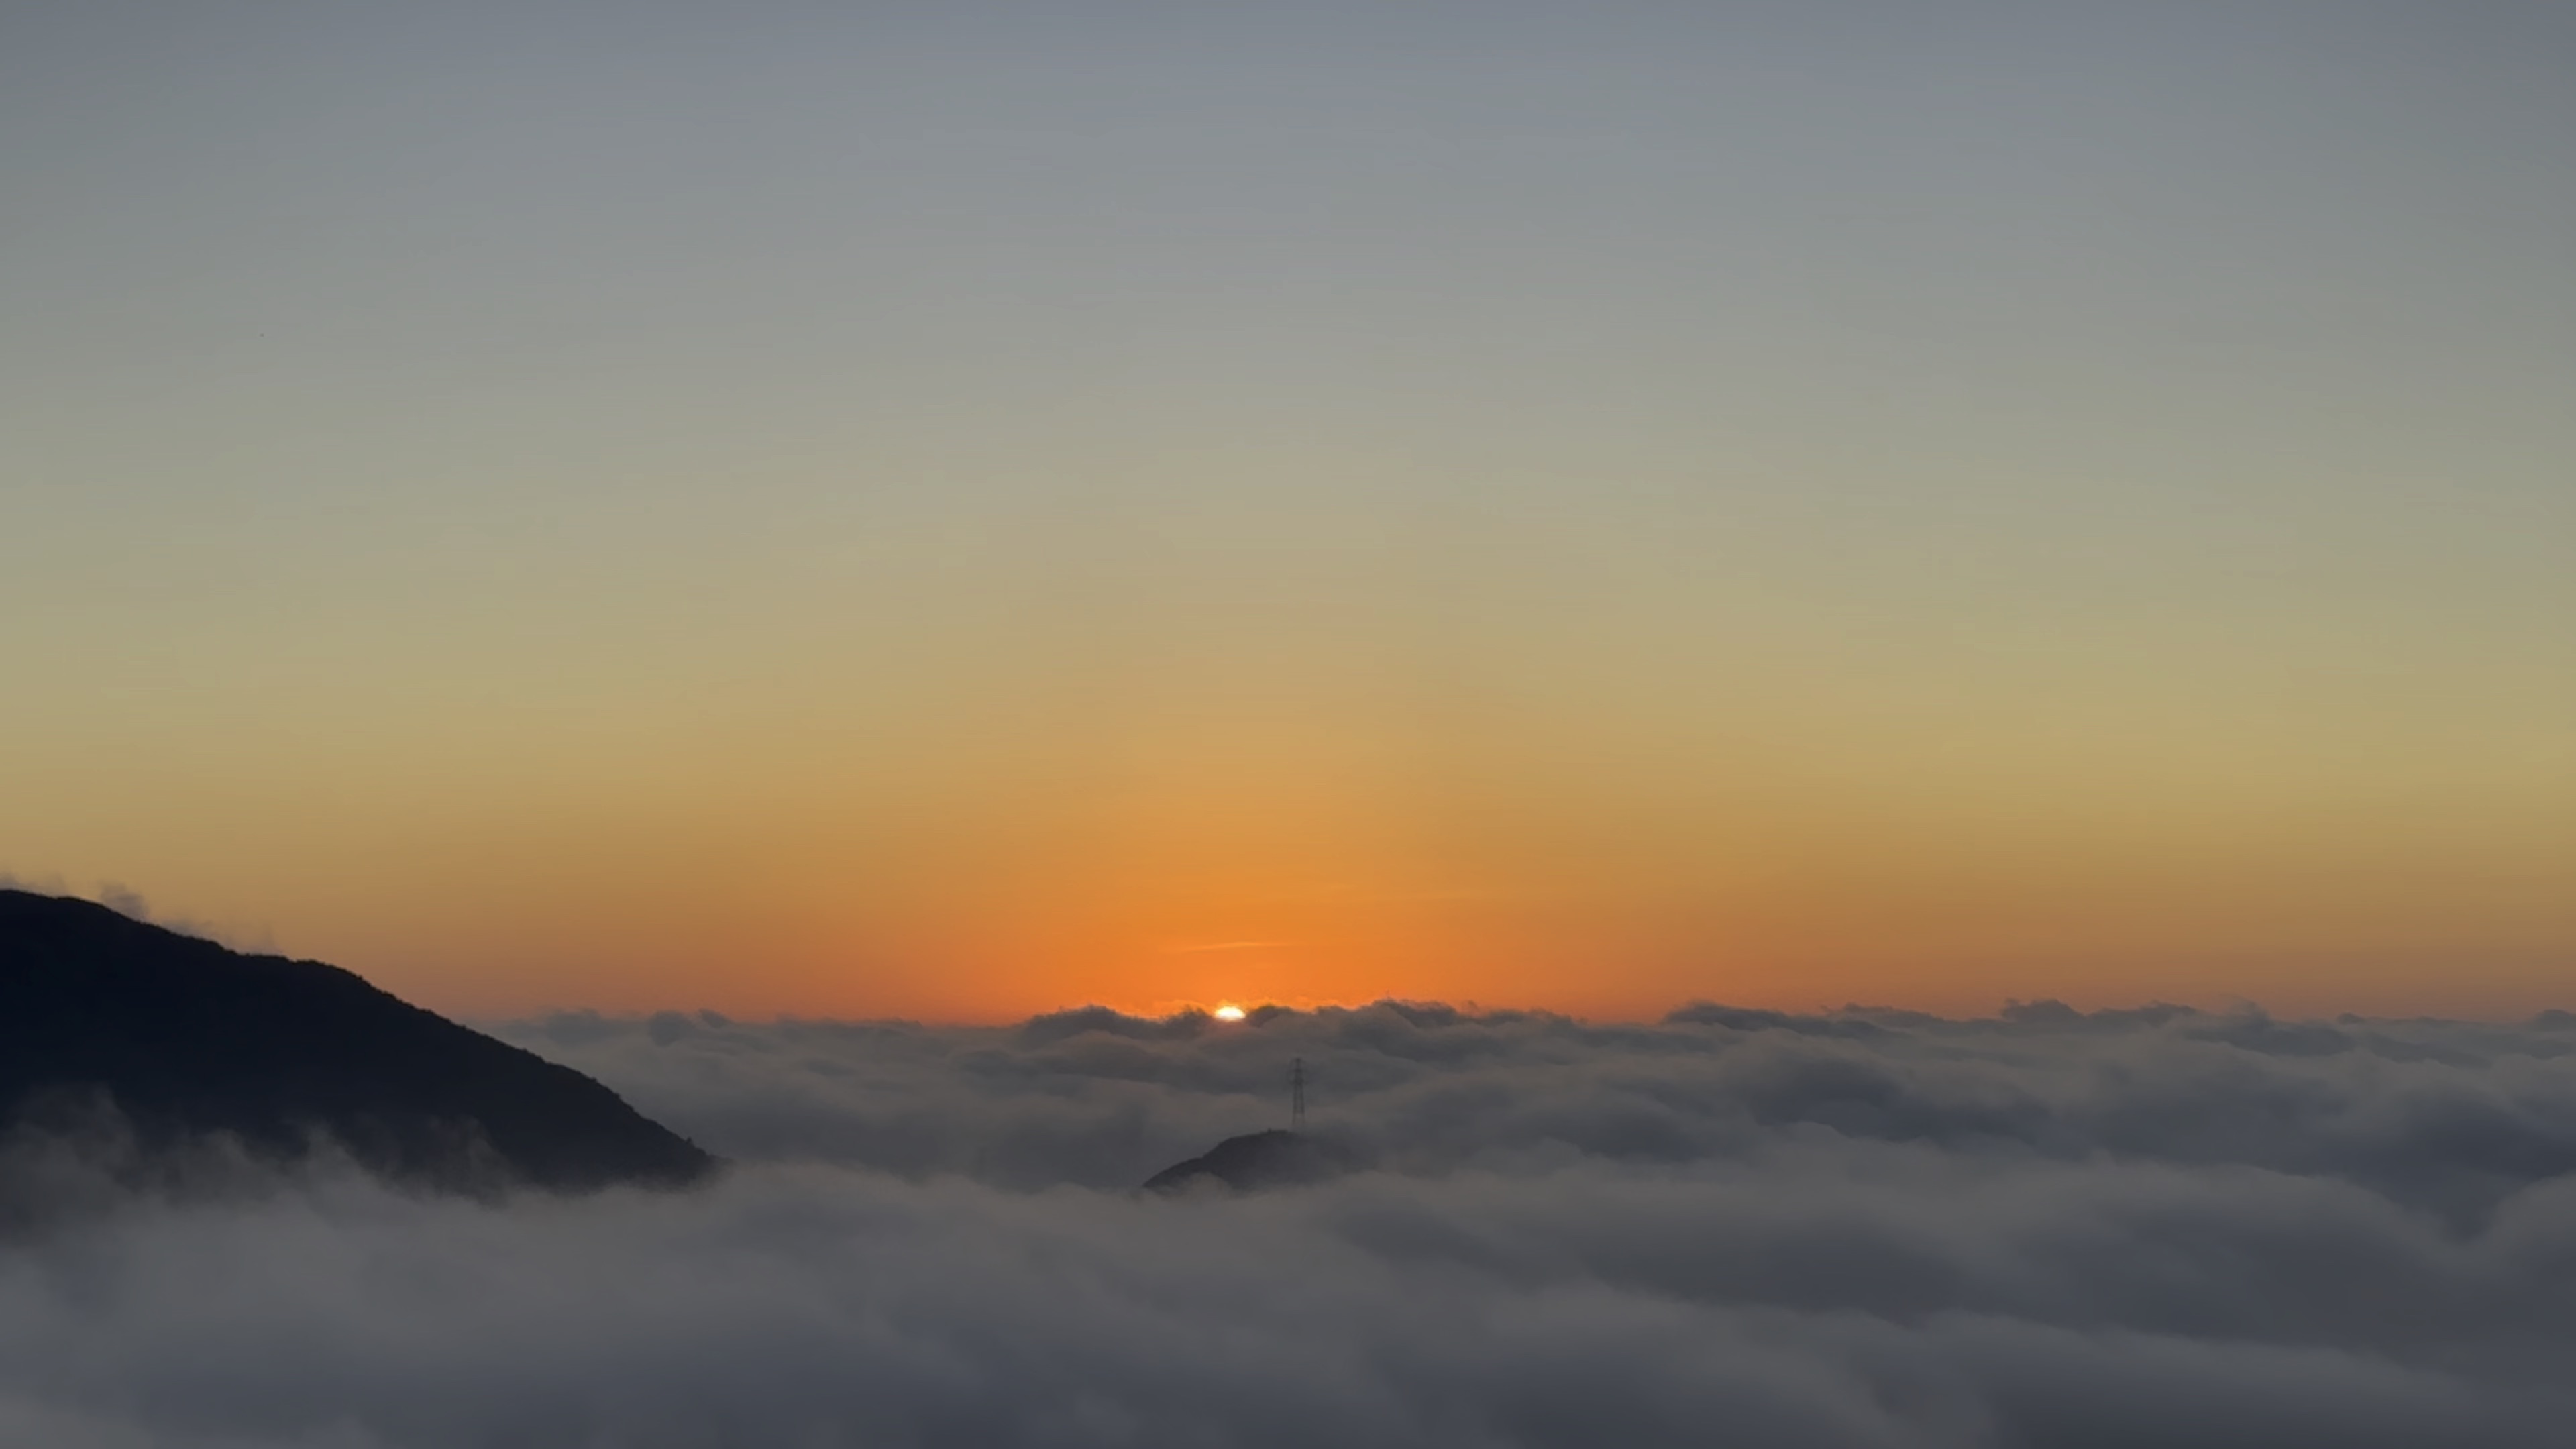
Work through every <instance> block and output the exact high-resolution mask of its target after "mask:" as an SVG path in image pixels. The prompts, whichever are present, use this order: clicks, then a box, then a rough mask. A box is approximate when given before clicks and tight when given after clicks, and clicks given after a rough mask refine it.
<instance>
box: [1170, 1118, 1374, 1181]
mask: <svg viewBox="0 0 2576 1449" xmlns="http://www.w3.org/2000/svg"><path fill="white" fill-rule="evenodd" d="M1358 1166H1359V1160H1358V1158H1357V1157H1356V1156H1355V1155H1354V1154H1353V1153H1352V1152H1351V1150H1350V1149H1349V1148H1347V1147H1344V1146H1342V1145H1341V1144H1340V1143H1338V1142H1333V1141H1330V1140H1327V1139H1325V1138H1321V1137H1309V1136H1307V1135H1305V1134H1304V1133H1302V1132H1289V1131H1284V1130H1282V1129H1279V1128H1272V1129H1271V1130H1270V1131H1267V1132H1248V1133H1245V1134H1244V1135H1243V1136H1241V1137H1229V1138H1227V1139H1225V1140H1224V1141H1223V1142H1220V1143H1218V1144H1217V1145H1215V1146H1214V1147H1211V1148H1209V1149H1208V1150H1207V1151H1206V1152H1205V1153H1204V1154H1203V1155H1201V1156H1198V1157H1193V1158H1191V1159H1189V1160H1188V1161H1187V1162H1176V1163H1173V1164H1172V1165H1171V1166H1169V1167H1166V1168H1164V1169H1163V1170H1162V1171H1160V1172H1158V1173H1155V1174H1154V1175H1153V1176H1152V1177H1149V1178H1147V1179H1145V1191H1147V1192H1163V1193H1174V1192H1187V1191H1190V1190H1192V1189H1195V1188H1202V1187H1206V1186H1209V1185H1215V1184H1222V1185H1223V1186H1225V1187H1229V1188H1232V1189H1233V1190H1234V1191H1236V1192H1254V1191H1258V1190H1259V1189H1262V1188H1265V1187H1294V1186H1297V1185H1299V1184H1301V1183H1309V1182H1322V1181H1325V1180H1326V1179H1328V1178H1334V1177H1339V1176H1341V1175H1342V1174H1343V1173H1346V1172H1349V1171H1352V1170H1353V1169H1355V1168H1357V1167H1358Z"/></svg>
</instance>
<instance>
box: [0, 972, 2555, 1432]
mask: <svg viewBox="0 0 2576 1449" xmlns="http://www.w3.org/2000/svg"><path fill="white" fill-rule="evenodd" d="M507 1030H508V1032H509V1034H510V1035H512V1036H513V1037H514V1038H515V1039H517V1040H520V1041H522V1042H523V1043H526V1044H528V1045H531V1046H534V1047H537V1048H538V1049H540V1050H543V1051H545V1052H547V1053H548V1054H549V1055H553V1056H556V1057H558V1058H559V1059H562V1060H565V1061H568V1062H570V1063H572V1064H573V1065H575V1066H578V1067H581V1068H582V1069H583V1070H586V1071H590V1072H593V1073H594V1074H596V1075H599V1076H600V1077H602V1078H603V1079H605V1080H607V1081H608V1082H609V1083H610V1084H611V1085H612V1086H615V1087H617V1088H618V1089H619V1090H620V1091H621V1092H624V1093H625V1094H626V1095H627V1096H628V1097H629V1099H630V1100H632V1101H634V1102H635V1103H636V1104H637V1105H638V1106H639V1107H642V1108H643V1109H644V1110H645V1111H647V1112H648V1113H652V1114H654V1115H657V1116H659V1117H661V1118H662V1119H663V1120H665V1121H667V1122H669V1123H670V1124H671V1125H673V1126H674V1127H677V1128H679V1129H680V1130H682V1131H684V1132H687V1133H689V1134H691V1135H693V1136H694V1137H696V1138H697V1139H698V1140H699V1141H700V1142H701V1143H702V1144H703V1145H705V1146H708V1147H710V1148H711V1149H713V1150H716V1151H718V1152H722V1153H726V1154H728V1155H729V1156H731V1157H733V1158H734V1159H735V1160H736V1162H737V1163H738V1166H737V1168H736V1170H735V1171H733V1172H732V1173H731V1174H730V1175H729V1176H728V1177H727V1178H726V1179H725V1180H724V1181H722V1182H721V1183H719V1184H718V1185H716V1186H714V1187H712V1188H710V1189H708V1190H705V1191H700V1192H694V1193H687V1194H679V1195H666V1196H653V1195H644V1194H622V1193H620V1194H608V1195H605V1196H601V1197H597V1198H591V1199H582V1200H571V1201H560V1200H551V1199H542V1198H529V1199H521V1200H517V1201H514V1202H511V1203H508V1204H503V1205H498V1206H495V1205H490V1204H476V1203H470V1202H462V1201H454V1200H444V1201H433V1200H419V1199H413V1198H408V1197H404V1196H400V1195H396V1194H392V1193H389V1192H386V1191H384V1190H382V1189H380V1188H377V1187H375V1186H373V1185H371V1184H369V1183H367V1182H365V1181H364V1180H362V1179H360V1178H357V1177H356V1176H354V1175H352V1174H348V1173H346V1172H343V1171H339V1170H336V1169H333V1168H331V1167H329V1166H327V1165H324V1166H321V1167H317V1168H314V1169H311V1170H309V1171H307V1172H305V1173H302V1174H299V1175H297V1176H295V1177H294V1178H292V1179H282V1178H278V1177H275V1176H263V1175H260V1174H257V1173H254V1172H249V1171H246V1170H244V1169H242V1168H240V1167H239V1166H238V1165H237V1164H236V1165H234V1166H233V1167H231V1168H229V1169H228V1170H226V1171H224V1172H221V1173H218V1174H215V1175H214V1177H213V1179H212V1181H213V1182H214V1184H215V1185H214V1186H212V1187H201V1188H198V1189H194V1190H191V1191H187V1192H178V1191H166V1190H165V1191H161V1192H157V1193H154V1194H150V1195H147V1196H145V1197H141V1198H128V1199H125V1200H123V1202H122V1205H121V1206H118V1207H115V1208H113V1209H107V1208H96V1204H98V1203H99V1202H101V1201H102V1199H101V1198H100V1196H99V1190H98V1189H97V1188H96V1185H95V1181H94V1178H95V1175H96V1173H97V1172H98V1171H99V1170H100V1169H99V1166H98V1164H97V1163H96V1161H95V1160H94V1158H89V1157H83V1156H81V1155H79V1154H77V1153H71V1152H69V1151H68V1149H66V1148H65V1147H64V1146H63V1145H62V1144H59V1143H56V1144H21V1145H20V1147H19V1148H18V1149H17V1154H16V1157H15V1159H14V1160H15V1162H16V1164H17V1171H16V1172H15V1174H14V1176H13V1181H15V1182H16V1183H18V1184H20V1185H21V1191H20V1195H21V1196H25V1195H27V1194H29V1193H34V1194H38V1195H44V1194H51V1195H54V1196H57V1197H64V1196H66V1195H68V1196H70V1197H73V1198H77V1200H79V1201H82V1202H84V1203H86V1204H90V1205H92V1206H93V1207H94V1208H95V1210H89V1211H84V1212H82V1213H80V1214H77V1215H72V1216H65V1215H62V1214H54V1215H52V1216H46V1215H43V1214H30V1213H20V1214H18V1215H17V1217H16V1218H15V1219H14V1220H15V1221H16V1222H18V1223H19V1227H18V1228H17V1230H16V1233H15V1236H14V1238H13V1239H12V1240H11V1241H9V1242H8V1243H7V1244H6V1245H5V1246H0V1441H6V1442H44V1443H48V1444H57V1445H65V1446H83V1445H91V1444H97V1445H125V1444H136V1445H142V1444H152V1445H161V1444H175V1445H190V1446H193V1445H208V1446H212V1445H235V1444H270V1443H288V1444H311V1445H332V1446H339V1445H349V1446H358V1445H402V1446H414V1445H417V1446H445V1445H522V1444H524V1445H560V1444H598V1445H637V1446H660V1445H674V1446H676V1445H698V1444H743V1443H760V1444H789V1445H804V1444H812V1445H838V1444H868V1445H889V1444H921V1445H991V1444H1032V1445H1095V1444H1096V1445H1112V1444H1149V1445H1163V1444H1169V1445H1246V1446H1251V1445H1272V1444H1278V1445H1289V1444H1297V1445H1316V1444H1335V1445H1342V1444H1352V1445H1376V1444H1385V1445H1398V1444H1403V1445H1418V1444H1434V1445H1476V1446H1488V1445H1524V1444H1525V1445H1553V1444H1567V1445H1575V1444H1585V1445H1589V1444H1605V1443H1617V1444H1667V1443H1669V1444H1708V1443H1728V1444H1736V1445H1755V1446H1760V1445H1782V1446H1788V1445H1864V1446H1908V1449H1912V1446H1926V1449H1928V1446H1986V1445H1993V1446H2043V1445H2063V1444H2082V1445H2088V1446H2123V1445H2180V1444H2190V1445H2201V1446H2206V1445H2235V1444H2242V1445H2249V1446H2251V1445H2264V1446H2277V1445H2283V1444H2307V1443H2318V1444H2326V1443H2332V1444H2338V1445H2422V1444H2428V1443H2446V1444H2494V1445H2533V1446H2539V1445H2556V1444H2564V1443H2566V1442H2568V1438H2569V1434H2570V1426H2571V1425H2576V1393H2571V1392H2570V1390H2569V1389H2568V1388H2567V1387H2565V1386H2566V1385H2568V1384H2571V1383H2576V1176H2571V1175H2570V1174H2571V1173H2576V1020H2569V1019H2565V1018H2557V1017H2552V1018H2546V1019H2543V1020H2540V1021H2536V1022H2533V1023H2530V1024H2527V1025H2525V1026H2522V1027H2513V1028H2507V1027H2495V1026H2476V1025H2465V1024H2446V1023H2427V1022H2405V1023H2399V1022H2354V1021H2345V1022H2333V1023H2289V1022H2279V1021H2274V1020H2271V1019H2269V1018H2266V1017H2263V1016H2260V1015H2256V1014H2251V1013H2248V1014H2240V1015H2229V1016H2209V1015H2199V1014H2193V1013H2187V1012H2180V1011H2172V1010H2163V1009H2158V1010H2152V1011H2145V1012H2131V1013H2104V1014H2097V1015H2093V1016H2079V1015H2077V1014H2075V1013H2072V1012H2069V1011H2065V1010H2064V1009H2062V1008H2055V1007H2051V1006H2046V1005H2042V1006H2036V1007H2024V1008H2018V1009H2015V1010H2013V1011H2011V1012H2008V1013H2006V1015H2005V1016H2004V1017H2002V1018H1999V1019H1996V1020H1991V1021H1983V1022H1945V1021H1937V1020H1933V1019H1929V1018H1923V1017H1917V1016H1910V1015H1904V1014H1899V1013H1885V1012H1875V1013H1874V1012H1866V1011H1854V1012H1847V1013H1842V1014H1837V1015H1833V1016H1824V1017H1795V1018H1793V1017H1782V1016H1775V1015H1771V1014H1767V1013H1758V1012H1742V1011H1733V1010H1728V1009H1723V1008H1694V1009H1691V1010H1687V1011H1684V1012H1680V1013H1676V1014H1675V1016H1674V1017H1673V1018H1672V1019H1670V1020H1668V1021H1666V1022H1664V1023H1661V1024H1658V1025H1654V1026H1635V1027H1605V1026H1590V1025H1584V1024H1580V1023H1575V1022H1571V1021H1566V1020H1563V1019H1561V1018H1555V1017H1549V1016H1544V1015H1534V1014H1515V1013H1503V1014H1495V1015H1485V1016H1471V1015H1463V1014H1459V1013H1455V1012H1451V1011H1448V1010H1446V1009H1443V1008H1436V1007H1429V1008H1426V1007H1403V1006H1395V1005H1380V1006H1375V1007H1370V1008H1366V1009H1362V1010H1355V1011H1332V1012H1322V1013H1315V1014H1290V1013H1274V1014H1265V1015H1263V1016H1262V1017H1260V1018H1259V1019H1257V1020H1255V1021H1253V1022H1250V1023H1247V1024H1245V1025H1244V1026H1241V1027H1221V1026H1218V1025H1216V1024H1214V1023H1210V1022H1207V1021H1205V1020H1203V1019H1198V1018H1180V1019H1176V1020H1172V1021H1162V1022H1154V1021H1140V1020H1136V1019H1133V1018H1125V1017H1119V1016H1115V1015H1113V1014H1110V1013H1106V1012H1085V1013H1069V1014H1065V1015H1060V1016H1054V1017H1045V1018H1040V1019H1038V1020H1035V1021H1032V1022H1029V1023H1026V1024H1024V1025H1022V1026H1019V1027H1016V1028H1008V1029H933V1028H922V1027H913V1026H904V1025H847V1024H824V1023H779V1024H772V1025H760V1026H752V1025H744V1024H739V1023H731V1022H726V1021H724V1020H722V1019H721V1018H714V1017H709V1016H703V1015H699V1016H677V1015H664V1016H660V1017H654V1018H649V1019H644V1020H610V1019H603V1018H598V1017H593V1016H586V1015H571V1016H560V1017H556V1018H551V1019H549V1020H546V1021H541V1022H528V1023H519V1024H516V1025H514V1026H512V1027H510V1028H508V1029H507ZM1292 1056H1302V1057H1303V1058H1305V1059H1306V1061H1307V1063H1308V1065H1309V1068H1310V1072H1311V1074H1312V1077H1313V1079H1314V1083H1315V1101H1316V1108H1317V1111H1316V1125H1317V1127H1318V1129H1319V1130H1331V1131H1334V1132H1336V1133H1338V1134H1340V1135H1343V1136H1345V1137H1346V1138H1348V1139H1349V1140H1351V1141H1352V1142H1353V1143H1354V1144H1355V1145H1357V1146H1359V1147H1360V1148H1362V1149H1363V1150H1364V1151H1365V1152H1367V1153H1368V1154H1369V1155H1370V1156H1371V1157H1372V1158H1373V1160H1375V1161H1376V1162H1377V1163H1378V1164H1379V1165H1380V1170H1377V1171H1371V1172H1365V1173H1362V1174H1359V1175H1357V1176H1354V1177H1350V1178H1347V1179H1344V1180H1342V1181H1341V1182H1338V1183H1335V1184H1332V1185H1329V1186H1325V1187H1321V1188H1314V1189H1303V1190H1297V1191H1290V1192H1281V1193H1275V1194H1268V1195H1262V1196H1257V1197H1249V1198H1237V1199H1225V1198H1184V1199H1180V1200H1161V1199H1153V1198H1142V1197H1139V1196H1137V1195H1135V1194H1134V1193H1132V1192H1131V1191H1130V1190H1129V1189H1132V1187H1133V1186H1134V1185H1135V1184H1136V1183H1137V1182H1138V1181H1140V1180H1141V1179H1142V1178H1143V1177H1144V1176H1146V1175H1147V1174H1148V1173H1150V1172H1152V1171H1153V1170H1154V1169H1156V1168H1159V1167H1161V1166H1164V1165H1167V1164H1168V1163H1169V1162H1171V1161H1172V1160H1174V1159H1176V1158H1179V1157H1183V1156H1188V1155H1190V1154H1192V1153H1195V1152H1198V1151H1200V1150H1203V1149H1204V1148H1205V1147H1206V1146H1208V1145H1209V1144H1210V1143H1211V1142H1212V1141H1214V1140H1215V1139H1216V1138H1217V1137H1220V1136H1223V1135H1226V1134H1228V1133H1231V1132H1236V1131H1242V1130H1247V1129H1251V1128H1255V1127H1263V1126H1271V1125H1276V1124H1277V1123H1278V1122H1279V1120H1280V1119H1281V1117H1282V1116H1283V1115H1284V1090H1283V1087H1282V1077H1281V1072H1282V1069H1283V1068H1284V1066H1285V1063H1286V1062H1287V1060H1288V1059H1289V1058H1290V1057H1292ZM85 1174H86V1176H85ZM191 1180H192V1181H194V1182H199V1183H203V1182H205V1181H207V1180H208V1179H207V1178H205V1177H204V1176H203V1175H199V1176H197V1177H195V1178H192V1179H191ZM82 1194H87V1195H86V1196H82Z"/></svg>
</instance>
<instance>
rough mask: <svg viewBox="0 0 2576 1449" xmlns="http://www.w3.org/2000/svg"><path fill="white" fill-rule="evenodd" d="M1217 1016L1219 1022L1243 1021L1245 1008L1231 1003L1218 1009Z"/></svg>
mask: <svg viewBox="0 0 2576 1449" xmlns="http://www.w3.org/2000/svg"><path fill="white" fill-rule="evenodd" d="M1215 1015H1216V1019H1217V1020H1219V1021H1241V1020H1243V1008H1242V1007H1240V1006H1237V1005H1235V1004H1234V1003H1233V1002H1231V1001H1229V1002H1227V1003H1225V1004H1224V1005H1223V1006H1220V1007H1218V1008H1217V1009H1216V1012H1215Z"/></svg>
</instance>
